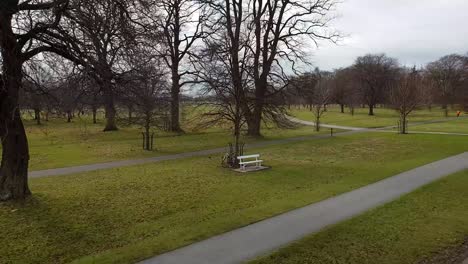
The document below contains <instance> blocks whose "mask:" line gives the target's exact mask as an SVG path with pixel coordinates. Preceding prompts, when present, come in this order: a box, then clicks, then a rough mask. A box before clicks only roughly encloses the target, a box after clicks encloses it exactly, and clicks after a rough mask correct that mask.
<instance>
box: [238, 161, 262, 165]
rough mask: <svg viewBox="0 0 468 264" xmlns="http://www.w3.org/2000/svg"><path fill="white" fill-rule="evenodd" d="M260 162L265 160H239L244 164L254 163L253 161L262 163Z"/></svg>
mask: <svg viewBox="0 0 468 264" xmlns="http://www.w3.org/2000/svg"><path fill="white" fill-rule="evenodd" d="M260 162H263V160H253V161H244V162H239V164H240V165H243V164H253V163H260Z"/></svg>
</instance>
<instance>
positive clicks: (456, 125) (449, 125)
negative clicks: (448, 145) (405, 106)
mask: <svg viewBox="0 0 468 264" xmlns="http://www.w3.org/2000/svg"><path fill="white" fill-rule="evenodd" d="M409 131H410V132H411V131H415V132H416V131H423V132H446V133H465V134H468V117H464V118H459V119H456V120H451V121H447V122H444V123H435V124H426V125H417V126H411V125H410V126H409Z"/></svg>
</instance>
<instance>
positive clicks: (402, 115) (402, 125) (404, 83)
mask: <svg viewBox="0 0 468 264" xmlns="http://www.w3.org/2000/svg"><path fill="white" fill-rule="evenodd" d="M427 81H428V80H425V79H424V78H423V76H422V75H421V74H420V73H419V72H417V71H416V69H412V70H407V71H406V72H403V73H401V75H400V77H399V78H398V80H397V82H396V83H395V84H394V86H393V87H392V88H391V90H390V96H389V99H390V100H389V101H390V105H391V107H392V108H393V109H395V110H396V111H397V112H398V114H399V119H400V120H399V130H400V131H399V132H400V134H406V133H407V132H408V131H407V129H408V116H409V115H410V114H411V112H413V111H414V110H415V109H417V108H418V107H420V106H422V105H424V104H425V103H426V100H427V96H426V95H427V92H428V90H427V85H426V82H427Z"/></svg>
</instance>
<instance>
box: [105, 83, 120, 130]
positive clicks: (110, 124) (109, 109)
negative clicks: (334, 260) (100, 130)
mask: <svg viewBox="0 0 468 264" xmlns="http://www.w3.org/2000/svg"><path fill="white" fill-rule="evenodd" d="M103 91H104V102H105V104H104V108H105V110H106V126H105V127H104V132H106V131H117V130H118V128H117V123H116V115H117V111H116V110H115V102H114V92H113V91H112V84H111V83H110V81H106V83H105V84H104V89H103Z"/></svg>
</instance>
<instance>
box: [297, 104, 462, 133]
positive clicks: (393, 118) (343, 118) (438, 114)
mask: <svg viewBox="0 0 468 264" xmlns="http://www.w3.org/2000/svg"><path fill="white" fill-rule="evenodd" d="M290 112H291V114H292V115H293V116H295V117H297V118H299V119H302V120H307V121H314V115H313V114H312V112H310V111H309V110H308V109H307V108H303V107H302V108H292V109H291V111H290ZM455 112H456V111H450V112H449V113H450V115H449V116H450V117H454V116H455ZM368 113H369V110H368V109H367V108H356V109H355V113H354V116H352V115H351V114H350V113H349V109H346V111H345V113H344V114H343V113H341V112H340V109H339V107H337V106H330V107H328V111H327V112H325V113H324V114H323V117H322V119H321V122H322V123H324V124H331V125H341V126H352V127H366V128H377V127H386V126H396V125H397V124H398V113H397V112H396V111H395V110H392V109H388V108H376V109H375V116H369V115H368ZM434 119H437V120H438V119H444V111H443V110H442V109H441V108H436V107H434V108H433V109H432V110H431V111H429V110H427V109H421V110H416V111H414V112H413V113H411V114H410V116H409V118H408V121H409V122H410V123H411V122H421V121H428V120H434Z"/></svg>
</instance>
